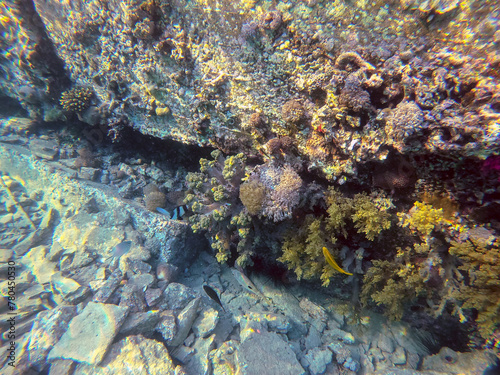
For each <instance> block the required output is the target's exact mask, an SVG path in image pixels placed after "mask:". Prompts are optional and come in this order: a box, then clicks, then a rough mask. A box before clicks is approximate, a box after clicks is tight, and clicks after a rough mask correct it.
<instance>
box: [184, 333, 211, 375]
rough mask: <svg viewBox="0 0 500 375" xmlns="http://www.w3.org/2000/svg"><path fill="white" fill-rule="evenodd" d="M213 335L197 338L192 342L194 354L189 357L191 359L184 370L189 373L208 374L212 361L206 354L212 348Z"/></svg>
mask: <svg viewBox="0 0 500 375" xmlns="http://www.w3.org/2000/svg"><path fill="white" fill-rule="evenodd" d="M214 339H215V335H212V336H210V337H208V338H206V339H203V338H198V339H197V340H196V341H195V343H194V350H195V352H196V355H195V356H193V357H191V360H190V361H189V363H188V364H187V365H186V372H187V373H189V374H200V375H208V374H210V373H211V370H212V363H211V362H210V360H209V358H208V356H209V353H210V351H211V350H212V349H213V348H214Z"/></svg>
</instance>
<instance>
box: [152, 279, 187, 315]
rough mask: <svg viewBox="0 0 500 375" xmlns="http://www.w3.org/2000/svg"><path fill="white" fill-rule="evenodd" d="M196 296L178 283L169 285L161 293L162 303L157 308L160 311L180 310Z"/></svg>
mask: <svg viewBox="0 0 500 375" xmlns="http://www.w3.org/2000/svg"><path fill="white" fill-rule="evenodd" d="M195 296H196V294H195V292H194V290H193V289H191V288H188V287H187V286H185V285H183V284H179V283H170V284H168V286H167V288H166V289H165V291H164V292H163V297H162V298H163V302H161V303H160V305H159V308H160V309H162V310H180V309H183V308H184V307H186V305H187V304H188V303H189V301H191V300H192V299H193V298H194V297H195Z"/></svg>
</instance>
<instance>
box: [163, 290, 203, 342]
mask: <svg viewBox="0 0 500 375" xmlns="http://www.w3.org/2000/svg"><path fill="white" fill-rule="evenodd" d="M200 300H201V298H200V297H198V298H196V299H195V300H192V301H191V302H189V304H188V305H187V306H186V307H185V308H184V310H182V311H181V312H180V314H179V315H178V316H177V327H178V329H177V333H176V334H175V337H174V338H173V339H172V341H171V342H170V345H172V346H177V345H180V344H182V342H184V340H185V339H186V337H188V334H189V331H190V330H191V327H192V326H193V322H194V320H195V319H196V317H197V316H198V306H199V305H200Z"/></svg>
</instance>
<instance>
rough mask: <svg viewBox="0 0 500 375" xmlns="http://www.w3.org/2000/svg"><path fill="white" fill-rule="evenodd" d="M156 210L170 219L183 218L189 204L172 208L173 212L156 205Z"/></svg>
mask: <svg viewBox="0 0 500 375" xmlns="http://www.w3.org/2000/svg"><path fill="white" fill-rule="evenodd" d="M156 211H158V212H159V213H160V214H162V215H165V216H166V217H168V218H169V219H172V220H182V219H183V217H184V214H185V213H186V211H187V206H186V205H182V206H179V207H176V208H174V209H173V210H172V213H170V212H168V211H167V210H165V209H164V208H161V207H156Z"/></svg>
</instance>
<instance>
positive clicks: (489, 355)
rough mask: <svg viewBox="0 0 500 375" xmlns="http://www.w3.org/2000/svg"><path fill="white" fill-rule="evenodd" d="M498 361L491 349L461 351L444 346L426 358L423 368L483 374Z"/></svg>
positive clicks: (473, 374) (476, 374) (474, 374)
mask: <svg viewBox="0 0 500 375" xmlns="http://www.w3.org/2000/svg"><path fill="white" fill-rule="evenodd" d="M496 363H497V358H496V356H495V354H494V353H493V351H491V350H482V351H480V350H475V351H473V352H468V353H460V352H455V351H454V350H452V349H450V348H447V347H443V348H441V350H440V351H439V353H437V354H434V355H430V356H427V357H425V358H424V361H423V363H422V370H433V371H442V372H446V373H456V374H458V373H464V374H470V375H481V374H484V373H485V371H486V369H488V367H490V366H493V365H495V364H496Z"/></svg>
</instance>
